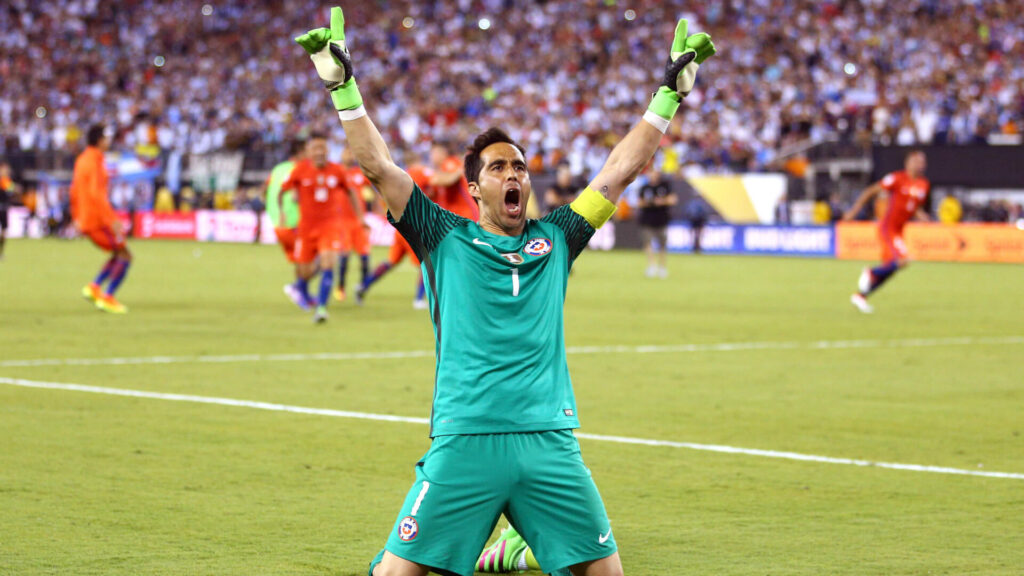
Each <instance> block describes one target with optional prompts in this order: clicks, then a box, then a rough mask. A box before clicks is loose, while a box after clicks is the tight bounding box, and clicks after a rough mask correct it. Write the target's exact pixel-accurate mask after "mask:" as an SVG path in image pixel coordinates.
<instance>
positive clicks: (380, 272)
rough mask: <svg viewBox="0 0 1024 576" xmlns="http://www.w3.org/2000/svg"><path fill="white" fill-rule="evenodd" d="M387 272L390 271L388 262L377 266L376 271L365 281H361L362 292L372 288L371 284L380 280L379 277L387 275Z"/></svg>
mask: <svg viewBox="0 0 1024 576" xmlns="http://www.w3.org/2000/svg"><path fill="white" fill-rule="evenodd" d="M389 270H391V263H390V262H385V263H383V264H381V265H380V266H377V269H376V270H374V271H373V274H370V275H369V276H368V277H367V278H366V280H363V290H366V289H367V288H369V287H370V286H373V283H374V282H376V281H377V280H380V279H381V277H382V276H384V275H385V274H387V273H388V271H389Z"/></svg>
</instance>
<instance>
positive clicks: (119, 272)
mask: <svg viewBox="0 0 1024 576" xmlns="http://www.w3.org/2000/svg"><path fill="white" fill-rule="evenodd" d="M131 264H132V261H131V260H120V259H119V260H118V261H117V263H116V264H115V265H114V269H113V270H112V271H111V273H110V284H107V295H108V296H113V295H114V292H117V289H118V287H120V286H121V282H122V281H123V280H124V277H125V276H127V275H128V267H129V266H131Z"/></svg>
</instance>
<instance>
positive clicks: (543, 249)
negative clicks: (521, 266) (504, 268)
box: [523, 238, 551, 256]
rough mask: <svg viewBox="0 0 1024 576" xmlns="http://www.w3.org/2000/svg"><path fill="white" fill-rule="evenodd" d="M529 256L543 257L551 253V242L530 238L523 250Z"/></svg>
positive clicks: (544, 239)
mask: <svg viewBox="0 0 1024 576" xmlns="http://www.w3.org/2000/svg"><path fill="white" fill-rule="evenodd" d="M523 252H526V253H527V254H529V255H530V256H544V255H546V254H548V253H549V252H551V240H548V239H547V238H531V239H530V240H529V241H527V242H526V247H524V248H523Z"/></svg>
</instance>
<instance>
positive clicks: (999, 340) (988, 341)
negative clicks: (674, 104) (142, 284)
mask: <svg viewBox="0 0 1024 576" xmlns="http://www.w3.org/2000/svg"><path fill="white" fill-rule="evenodd" d="M1005 344H1024V336H991V337H989V336H982V337H975V336H963V337H953V338H904V339H896V340H818V341H811V342H720V343H715V344H675V345H664V346H570V347H568V348H566V353H568V354H570V355H577V354H681V353H697V352H742V351H748V350H851V349H865V348H935V347H943V346H991V345H1005ZM433 357H434V351H433V350H405V351H396V352H323V353H318V354H238V355H228V356H133V357H123V358H36V359H29V360H2V361H0V368H33V367H41V366H136V365H140V364H227V363H246V362H310V361H324V360H329V361H342V360H403V359H408V358H433Z"/></svg>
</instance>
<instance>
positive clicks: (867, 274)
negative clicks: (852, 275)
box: [857, 268, 872, 294]
mask: <svg viewBox="0 0 1024 576" xmlns="http://www.w3.org/2000/svg"><path fill="white" fill-rule="evenodd" d="M871 280H872V278H871V269H870V268H865V269H863V270H861V271H860V278H858V279H857V290H859V291H860V293H861V294H867V293H868V292H871Z"/></svg>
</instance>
